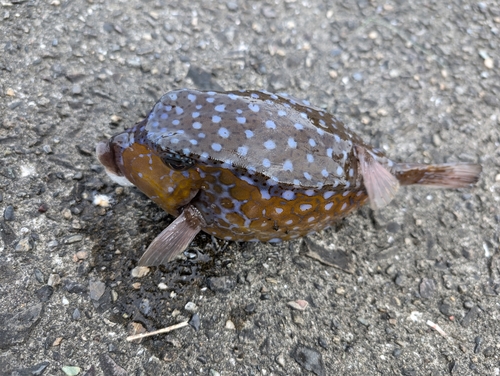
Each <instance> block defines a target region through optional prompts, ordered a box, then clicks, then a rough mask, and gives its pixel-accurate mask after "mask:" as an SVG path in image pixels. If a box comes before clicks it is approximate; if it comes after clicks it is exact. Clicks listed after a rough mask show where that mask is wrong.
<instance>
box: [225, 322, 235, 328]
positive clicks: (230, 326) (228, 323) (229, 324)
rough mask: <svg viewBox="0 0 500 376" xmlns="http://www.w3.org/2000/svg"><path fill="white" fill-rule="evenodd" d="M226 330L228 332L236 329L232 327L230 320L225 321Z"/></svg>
mask: <svg viewBox="0 0 500 376" xmlns="http://www.w3.org/2000/svg"><path fill="white" fill-rule="evenodd" d="M225 327H226V329H229V330H234V329H236V327H235V326H234V323H233V322H232V321H231V320H227V321H226V326H225Z"/></svg>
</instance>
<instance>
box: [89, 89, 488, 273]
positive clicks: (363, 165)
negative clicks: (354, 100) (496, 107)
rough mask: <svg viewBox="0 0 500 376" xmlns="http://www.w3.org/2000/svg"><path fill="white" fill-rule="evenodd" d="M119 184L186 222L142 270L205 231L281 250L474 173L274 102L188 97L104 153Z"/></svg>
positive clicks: (182, 94)
mask: <svg viewBox="0 0 500 376" xmlns="http://www.w3.org/2000/svg"><path fill="white" fill-rule="evenodd" d="M96 153H97V157H98V158H99V160H100V162H101V163H102V164H103V165H104V167H105V168H106V172H107V173H108V175H109V176H110V178H111V179H112V180H113V181H115V182H117V183H118V184H121V185H134V186H136V187H137V188H138V189H139V190H141V191H142V192H143V193H144V194H146V195H147V196H148V197H149V198H150V199H151V200H153V201H154V202H155V203H156V204H157V205H158V206H160V207H161V208H163V209H164V210H165V211H166V212H167V213H168V214H170V215H172V216H174V217H176V219H175V220H174V221H173V222H172V223H171V224H170V225H169V226H168V227H167V228H166V229H165V230H163V231H162V232H161V233H160V234H159V235H158V236H157V237H156V238H155V239H154V240H153V242H152V243H151V244H150V245H149V247H148V248H147V249H146V251H145V253H144V254H143V255H142V257H141V258H140V260H139V265H143V266H158V265H161V264H165V263H167V262H169V261H170V260H172V259H173V258H174V257H175V256H176V255H178V254H179V253H181V252H183V251H184V250H185V249H186V248H187V247H188V246H189V244H190V243H191V241H192V240H193V238H194V237H195V236H196V234H198V232H200V231H204V232H206V233H207V234H210V235H213V236H215V237H217V238H220V239H225V240H234V241H262V242H280V241H284V240H290V239H296V238H300V237H303V236H306V235H308V234H311V233H314V232H318V231H321V230H323V229H325V228H328V227H329V226H331V225H332V224H334V223H335V222H337V221H339V220H340V219H342V218H344V217H345V216H347V215H348V214H349V213H351V212H352V211H354V210H356V209H357V208H359V207H360V206H362V205H364V204H366V203H369V204H370V206H371V207H372V208H373V209H381V208H383V207H385V206H386V205H387V204H389V202H391V200H392V199H393V198H394V196H395V195H396V193H397V191H398V189H399V187H400V186H402V185H424V186H430V187H439V188H462V187H469V186H471V185H472V184H474V183H476V182H477V181H478V179H479V175H480V173H481V166H480V165H478V164H474V163H446V164H430V165H427V164H420V163H398V162H394V161H393V160H391V159H389V158H388V157H387V156H386V155H385V154H384V153H383V151H381V150H379V149H376V148H373V147H371V146H370V145H368V144H367V143H365V142H364V141H363V140H362V139H361V138H360V137H359V136H358V135H356V134H355V133H354V132H353V131H352V130H350V129H349V128H348V127H347V126H345V125H344V124H343V123H342V122H341V121H340V120H339V119H337V118H336V117H335V116H333V115H331V114H329V113H327V112H326V111H325V110H323V109H321V108H319V107H315V106H313V105H311V104H310V103H309V102H308V101H306V100H301V99H297V98H294V97H292V96H289V95H287V94H283V93H279V94H273V93H270V92H267V91H251V90H240V91H228V92H214V91H198V90H190V89H181V90H176V91H171V92H169V93H167V94H165V95H163V96H162V97H161V98H160V100H159V101H158V102H156V104H155V105H154V107H153V109H152V110H151V112H150V113H149V115H148V116H147V118H146V119H144V120H142V121H140V122H139V123H137V124H135V125H134V126H133V127H132V128H130V129H127V130H125V131H124V132H121V133H119V134H117V135H115V136H113V137H111V139H109V140H108V141H106V142H101V143H99V144H98V145H97V147H96Z"/></svg>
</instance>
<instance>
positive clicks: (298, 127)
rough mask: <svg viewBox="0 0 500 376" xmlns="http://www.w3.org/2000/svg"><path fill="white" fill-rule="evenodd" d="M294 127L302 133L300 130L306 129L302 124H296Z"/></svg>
mask: <svg viewBox="0 0 500 376" xmlns="http://www.w3.org/2000/svg"><path fill="white" fill-rule="evenodd" d="M293 126H294V127H295V129H297V130H298V131H300V130H302V129H304V126H303V125H302V124H300V123H295V124H294V125H293Z"/></svg>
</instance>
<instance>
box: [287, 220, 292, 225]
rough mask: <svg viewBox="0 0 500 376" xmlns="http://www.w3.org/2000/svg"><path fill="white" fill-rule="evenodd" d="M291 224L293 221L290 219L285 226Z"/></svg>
mask: <svg viewBox="0 0 500 376" xmlns="http://www.w3.org/2000/svg"><path fill="white" fill-rule="evenodd" d="M292 223H293V221H292V220H291V219H289V220H288V221H286V222H285V224H286V225H291V224H292Z"/></svg>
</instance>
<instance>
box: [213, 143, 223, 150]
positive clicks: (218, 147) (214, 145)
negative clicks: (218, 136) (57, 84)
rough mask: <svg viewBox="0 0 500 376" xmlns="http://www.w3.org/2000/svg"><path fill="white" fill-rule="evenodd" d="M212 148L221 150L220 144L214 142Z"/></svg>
mask: <svg viewBox="0 0 500 376" xmlns="http://www.w3.org/2000/svg"><path fill="white" fill-rule="evenodd" d="M212 149H213V150H215V151H221V150H222V145H221V144H218V143H216V142H214V143H213V144H212Z"/></svg>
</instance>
